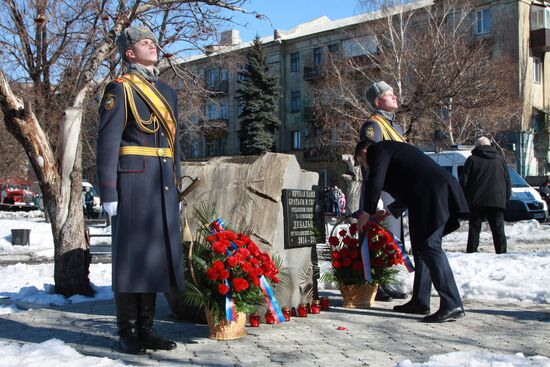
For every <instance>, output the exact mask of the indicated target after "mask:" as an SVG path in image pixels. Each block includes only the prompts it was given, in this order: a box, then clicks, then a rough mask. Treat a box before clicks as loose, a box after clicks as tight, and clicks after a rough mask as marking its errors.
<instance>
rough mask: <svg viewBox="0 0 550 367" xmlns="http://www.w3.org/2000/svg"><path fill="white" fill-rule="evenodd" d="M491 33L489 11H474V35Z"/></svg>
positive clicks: (488, 9) (487, 9)
mask: <svg viewBox="0 0 550 367" xmlns="http://www.w3.org/2000/svg"><path fill="white" fill-rule="evenodd" d="M485 33H491V9H490V8H485V9H480V10H478V11H476V34H485Z"/></svg>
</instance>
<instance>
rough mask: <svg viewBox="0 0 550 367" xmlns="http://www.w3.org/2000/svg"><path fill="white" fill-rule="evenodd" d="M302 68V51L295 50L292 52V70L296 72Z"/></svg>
mask: <svg viewBox="0 0 550 367" xmlns="http://www.w3.org/2000/svg"><path fill="white" fill-rule="evenodd" d="M298 70H300V53H299V52H293V53H291V54H290V72H291V73H296V72H298Z"/></svg>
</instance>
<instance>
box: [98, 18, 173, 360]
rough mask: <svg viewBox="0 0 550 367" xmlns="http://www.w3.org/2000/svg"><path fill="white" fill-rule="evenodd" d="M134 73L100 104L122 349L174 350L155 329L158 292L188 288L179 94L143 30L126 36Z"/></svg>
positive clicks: (122, 45)
mask: <svg viewBox="0 0 550 367" xmlns="http://www.w3.org/2000/svg"><path fill="white" fill-rule="evenodd" d="M117 43H118V47H119V52H120V54H121V56H122V58H123V60H124V61H125V62H126V63H127V64H128V73H127V74H124V75H123V76H121V77H120V78H117V79H115V80H113V81H111V82H110V83H109V84H107V86H106V87H105V92H104V94H103V98H102V101H101V104H100V106H99V115H100V124H99V132H98V138H97V177H98V185H99V190H100V195H101V200H102V202H103V208H104V210H105V211H106V212H107V213H108V214H109V216H112V247H113V291H114V296H115V305H116V316H117V327H118V335H119V336H120V339H119V340H120V348H121V350H122V352H124V353H129V354H144V353H145V349H163V350H170V349H174V348H176V344H175V343H174V342H173V341H171V340H168V339H164V338H162V337H160V336H158V335H157V334H156V333H155V332H154V331H153V329H152V327H153V319H154V315H155V301H156V294H157V292H169V291H170V290H171V289H172V288H173V287H174V288H178V289H181V290H182V289H183V274H182V271H183V270H182V268H183V265H182V262H183V256H182V248H181V229H180V219H179V195H178V188H177V183H178V182H179V180H180V160H179V157H180V155H179V152H180V151H179V139H178V136H179V135H178V124H177V115H178V114H177V96H176V92H175V91H174V89H172V88H171V87H169V86H168V85H166V84H165V83H163V82H162V81H160V80H158V69H157V68H156V66H155V65H156V62H157V52H158V49H157V47H158V45H157V41H156V38H155V36H154V35H153V34H152V33H151V31H150V30H149V29H147V28H144V27H131V28H127V29H125V30H123V31H122V33H121V35H120V36H119V38H118V40H117Z"/></svg>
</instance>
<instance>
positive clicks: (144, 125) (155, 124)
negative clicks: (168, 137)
mask: <svg viewBox="0 0 550 367" xmlns="http://www.w3.org/2000/svg"><path fill="white" fill-rule="evenodd" d="M122 85H123V86H124V91H125V92H126V98H127V99H128V105H129V106H130V110H131V111H132V114H133V115H134V118H135V119H136V124H137V125H138V128H139V129H140V130H141V131H143V132H145V133H149V134H154V133H156V132H157V131H158V130H159V128H160V122H159V120H158V118H157V116H156V115H155V114H154V113H151V117H149V119H148V120H144V119H142V118H141V116H140V115H139V113H138V110H137V107H136V101H135V100H134V93H133V91H132V86H131V85H130V83H122ZM150 126H151V127H150Z"/></svg>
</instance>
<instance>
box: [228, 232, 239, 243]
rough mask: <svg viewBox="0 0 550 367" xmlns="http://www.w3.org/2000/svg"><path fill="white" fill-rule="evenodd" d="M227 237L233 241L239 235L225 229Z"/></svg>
mask: <svg viewBox="0 0 550 367" xmlns="http://www.w3.org/2000/svg"><path fill="white" fill-rule="evenodd" d="M225 238H227V239H228V240H229V241H233V240H235V239H237V235H236V234H235V233H234V232H232V231H225Z"/></svg>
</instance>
